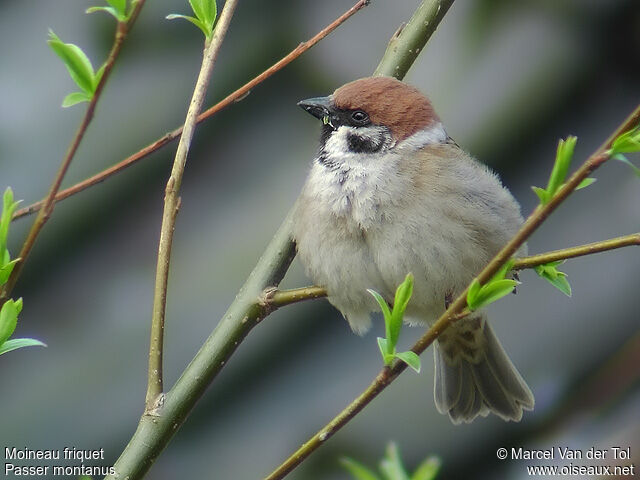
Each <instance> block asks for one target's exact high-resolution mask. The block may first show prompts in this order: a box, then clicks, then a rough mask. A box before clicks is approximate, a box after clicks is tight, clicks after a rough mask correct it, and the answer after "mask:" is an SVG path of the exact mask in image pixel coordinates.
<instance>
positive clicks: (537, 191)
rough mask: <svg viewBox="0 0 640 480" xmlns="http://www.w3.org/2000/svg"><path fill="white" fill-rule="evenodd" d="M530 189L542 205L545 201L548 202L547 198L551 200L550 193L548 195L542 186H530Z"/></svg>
mask: <svg viewBox="0 0 640 480" xmlns="http://www.w3.org/2000/svg"><path fill="white" fill-rule="evenodd" d="M531 189H532V190H533V192H534V193H535V194H536V195H537V196H538V198H539V199H540V203H541V204H542V205H546V204H547V203H549V200H551V195H549V192H547V191H546V190H545V189H544V188H540V187H531Z"/></svg>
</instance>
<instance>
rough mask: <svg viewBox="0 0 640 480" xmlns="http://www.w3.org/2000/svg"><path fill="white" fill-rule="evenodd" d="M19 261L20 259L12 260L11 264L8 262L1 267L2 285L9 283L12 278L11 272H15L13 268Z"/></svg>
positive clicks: (0, 278)
mask: <svg viewBox="0 0 640 480" xmlns="http://www.w3.org/2000/svg"><path fill="white" fill-rule="evenodd" d="M5 251H6V250H5ZM19 261H20V259H19V258H16V259H15V260H12V261H11V262H8V263H6V264H5V265H3V266H2V267H0V285H4V284H5V283H7V280H9V277H10V276H11V272H13V268H14V267H15V266H16V263H18V262H19Z"/></svg>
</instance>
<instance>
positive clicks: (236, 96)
mask: <svg viewBox="0 0 640 480" xmlns="http://www.w3.org/2000/svg"><path fill="white" fill-rule="evenodd" d="M368 4H369V0H359V1H358V2H357V3H356V4H355V5H354V6H353V7H351V8H350V9H349V10H347V11H346V12H345V13H343V14H342V15H341V16H339V17H338V18H336V19H335V20H334V21H333V22H331V23H330V24H329V25H327V26H326V27H325V28H323V29H322V30H320V32H318V33H317V34H316V35H315V36H313V37H312V38H310V39H309V40H307V41H306V42H302V43H301V44H300V45H298V46H297V47H296V48H294V49H293V50H292V51H291V52H289V53H288V54H287V55H285V56H284V57H283V58H281V59H280V60H278V61H277V62H276V63H274V64H273V65H272V66H271V67H269V68H268V69H266V70H265V71H264V72H262V73H261V74H260V75H258V76H256V77H255V78H253V79H252V80H250V81H249V82H247V83H246V84H244V85H243V86H242V87H240V88H238V89H237V90H236V91H235V92H233V93H231V94H229V95H227V97H225V98H224V99H222V100H221V101H219V102H218V103H216V104H215V105H213V106H212V107H210V108H208V109H207V110H205V111H204V112H202V113H201V114H200V115H198V123H200V122H202V121H204V120H206V119H208V118H211V117H212V116H214V115H215V114H217V113H218V112H220V111H221V110H223V109H224V108H226V107H228V106H229V105H231V104H232V103H234V102H238V101H240V100H242V98H244V97H245V96H246V95H248V94H249V93H250V92H251V90H252V89H253V88H255V87H256V86H257V85H259V84H261V83H262V82H264V81H265V80H266V79H267V78H269V77H271V76H272V75H273V74H275V73H276V72H279V71H280V70H282V69H283V68H284V67H286V66H287V65H289V64H290V63H291V62H293V61H294V60H295V59H296V58H298V57H299V56H301V55H302V54H303V53H305V52H306V51H307V50H309V49H310V48H311V47H313V46H314V45H315V44H316V43H318V42H319V41H320V40H322V39H323V38H325V37H326V36H327V35H329V34H330V33H331V32H333V31H334V30H335V29H336V28H338V27H339V26H340V25H342V24H343V23H344V22H345V21H347V19H349V18H350V17H351V16H352V15H353V14H355V13H356V12H358V11H359V10H360V9H362V8H364V7H365V6H367V5H368ZM183 127H184V126H181V127H178V128H176V129H174V130H172V131H170V132H169V133H167V134H165V135H163V136H162V137H161V138H159V139H157V140H156V141H154V142H152V143H150V144H149V145H147V146H146V147H144V148H142V149H141V150H138V151H137V152H136V153H134V154H133V155H130V156H128V157H127V158H125V159H124V160H122V161H120V162H118V163H116V164H115V165H112V166H111V167H109V168H107V169H105V170H103V171H102V172H100V173H97V174H95V175H94V176H92V177H89V178H87V179H85V180H83V181H81V182H79V183H76V184H75V185H72V186H71V187H69V188H66V189H64V190H62V191H60V192H58V194H57V195H56V196H55V201H56V202H59V201H61V200H64V199H66V198H69V197H71V196H72V195H75V194H76V193H80V192H82V191H83V190H86V189H87V188H89V187H92V186H94V185H97V184H98V183H100V182H103V181H105V180H106V179H107V178H109V177H111V176H113V175H115V174H117V173H119V172H121V171H122V170H125V169H126V168H128V167H130V166H132V165H133V164H135V163H137V162H138V161H139V160H142V159H143V158H146V157H147V156H149V155H151V154H152V153H153V152H155V151H157V150H160V149H161V148H162V147H164V146H166V145H168V144H169V143H171V142H172V141H174V140H175V139H176V138H178V137H179V136H180V134H181V133H182V129H183ZM43 204H44V201H42V200H41V201H38V202H35V203H32V204H31V205H28V206H26V207H24V208H21V209H19V210H17V211H16V212H15V213H14V214H13V218H12V220H17V219H18V218H22V217H25V216H27V215H31V214H32V213H35V212H37V211H38V210H40V209H41V208H42V205H43Z"/></svg>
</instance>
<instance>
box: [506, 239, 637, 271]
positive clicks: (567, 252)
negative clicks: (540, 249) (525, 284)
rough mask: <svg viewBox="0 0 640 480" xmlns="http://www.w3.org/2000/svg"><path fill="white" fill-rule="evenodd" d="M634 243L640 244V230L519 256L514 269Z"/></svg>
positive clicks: (531, 266)
mask: <svg viewBox="0 0 640 480" xmlns="http://www.w3.org/2000/svg"><path fill="white" fill-rule="evenodd" d="M632 245H640V232H638V233H632V234H631V235H624V236H622V237H616V238H612V239H610V240H603V241H601V242H593V243H587V244H586V245H579V246H577V247H571V248H563V249H562V250H554V251H552V252H546V253H540V254H538V255H531V256H529V257H524V258H519V259H517V260H516V263H515V264H514V265H513V269H514V270H523V269H525V268H533V267H537V266H538V265H544V264H545V263H549V262H557V261H559V260H567V259H569V258H576V257H582V256H584V255H593V254H594V253H600V252H606V251H609V250H615V249H617V248H622V247H629V246H632Z"/></svg>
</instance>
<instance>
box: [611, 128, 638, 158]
mask: <svg viewBox="0 0 640 480" xmlns="http://www.w3.org/2000/svg"><path fill="white" fill-rule="evenodd" d="M635 152H640V127H635V128H632V129H631V130H629V131H628V132H625V133H623V134H622V135H619V136H618V138H616V139H615V140H614V141H613V144H612V145H611V155H612V156H615V155H617V154H619V153H635Z"/></svg>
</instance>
